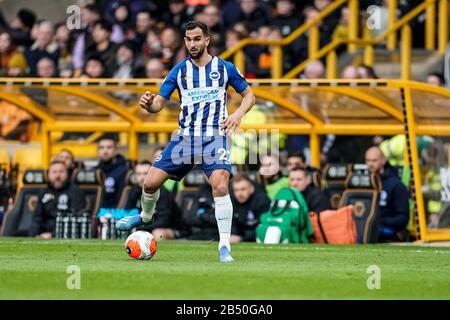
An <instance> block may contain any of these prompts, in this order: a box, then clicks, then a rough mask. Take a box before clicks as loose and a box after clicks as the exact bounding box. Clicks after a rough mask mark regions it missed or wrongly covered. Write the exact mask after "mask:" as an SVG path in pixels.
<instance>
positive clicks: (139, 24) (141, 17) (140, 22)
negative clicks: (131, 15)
mask: <svg viewBox="0 0 450 320" xmlns="http://www.w3.org/2000/svg"><path fill="white" fill-rule="evenodd" d="M153 25H154V22H153V20H152V15H151V13H150V11H141V12H139V13H138V14H137V17H136V27H135V32H134V36H133V38H132V40H133V42H134V43H136V47H137V49H138V50H139V51H142V49H143V47H144V44H145V41H146V40H147V37H148V33H149V32H151V31H152V28H153Z"/></svg>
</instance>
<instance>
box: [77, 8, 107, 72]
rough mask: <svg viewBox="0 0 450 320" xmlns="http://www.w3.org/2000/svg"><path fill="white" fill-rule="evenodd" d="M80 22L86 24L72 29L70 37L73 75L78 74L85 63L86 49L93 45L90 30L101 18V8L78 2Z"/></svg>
mask: <svg viewBox="0 0 450 320" xmlns="http://www.w3.org/2000/svg"><path fill="white" fill-rule="evenodd" d="M80 9H81V14H80V20H81V21H80V22H81V25H82V26H86V27H84V28H83V29H81V30H76V29H75V30H73V31H72V37H73V38H74V45H73V50H72V57H73V68H74V75H75V76H80V74H81V72H82V69H83V68H84V66H85V64H86V57H87V56H86V51H87V50H88V49H89V48H91V47H92V46H93V39H92V30H94V25H95V23H97V22H98V21H100V19H101V15H102V13H101V8H100V7H99V6H98V5H96V4H91V3H90V4H87V3H81V4H80Z"/></svg>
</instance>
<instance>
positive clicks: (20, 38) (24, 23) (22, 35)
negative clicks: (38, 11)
mask: <svg viewBox="0 0 450 320" xmlns="http://www.w3.org/2000/svg"><path fill="white" fill-rule="evenodd" d="M35 23H36V15H35V14H34V12H33V11H31V10H29V9H26V8H23V9H20V10H19V11H17V14H16V15H15V16H14V17H13V19H12V21H11V24H9V23H8V21H6V20H5V18H4V17H3V14H2V12H1V10H0V29H1V30H6V31H7V32H9V33H10V34H11V41H12V42H13V43H15V44H16V45H17V46H19V47H20V46H24V47H29V46H31V45H32V44H33V41H32V40H31V35H30V33H31V29H32V28H33V25H34V24H35Z"/></svg>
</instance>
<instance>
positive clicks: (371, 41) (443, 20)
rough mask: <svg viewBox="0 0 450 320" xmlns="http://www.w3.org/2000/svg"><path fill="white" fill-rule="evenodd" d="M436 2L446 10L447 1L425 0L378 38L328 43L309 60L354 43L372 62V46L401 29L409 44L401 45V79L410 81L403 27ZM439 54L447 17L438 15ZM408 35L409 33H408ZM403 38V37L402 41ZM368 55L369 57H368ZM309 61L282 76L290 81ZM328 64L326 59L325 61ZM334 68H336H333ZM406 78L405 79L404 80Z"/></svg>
mask: <svg viewBox="0 0 450 320" xmlns="http://www.w3.org/2000/svg"><path fill="white" fill-rule="evenodd" d="M436 1H440V7H439V8H440V9H447V10H448V4H447V1H448V0H427V1H425V2H423V3H421V4H420V5H418V6H416V7H415V8H414V9H413V10H411V11H410V12H408V13H407V14H406V15H405V16H403V17H402V18H401V19H400V20H398V21H397V22H396V23H394V25H393V26H392V28H390V29H388V30H386V31H385V32H383V33H382V34H380V35H379V36H377V37H376V38H375V39H368V38H365V39H363V40H361V39H356V40H351V39H348V40H334V41H332V42H330V43H329V44H328V45H326V46H324V47H323V48H322V49H320V50H319V51H318V52H317V54H316V55H315V56H314V57H310V59H321V58H323V57H324V56H325V55H328V54H335V53H334V51H335V50H336V48H337V47H339V46H340V45H342V44H350V43H355V44H356V45H359V46H365V50H370V53H367V52H365V61H366V60H368V61H371V62H372V61H374V52H373V46H375V45H378V44H380V43H381V42H383V41H384V40H385V39H388V41H389V37H390V36H392V35H394V36H395V35H396V32H398V30H399V29H402V40H405V42H407V43H409V48H406V46H405V45H402V55H401V56H402V79H403V80H408V79H410V75H411V73H410V72H409V71H408V70H405V69H407V68H409V67H410V62H411V39H408V36H409V37H411V35H410V34H409V35H408V31H406V30H404V28H405V26H406V25H408V24H409V22H410V21H411V20H413V19H414V18H416V17H417V16H418V15H420V14H421V13H422V12H423V11H425V10H427V8H428V6H430V5H431V3H434V2H436ZM439 29H440V30H439V53H440V54H444V53H445V50H446V45H447V38H443V36H446V37H448V15H447V14H443V13H440V16H439ZM409 33H410V32H409ZM403 37H405V38H404V39H403ZM369 54H370V56H369ZM310 59H308V60H305V61H303V62H302V63H300V64H299V65H297V66H296V67H294V68H293V69H292V70H290V71H289V72H288V73H286V74H285V75H284V78H287V79H292V78H294V77H295V76H296V75H297V74H299V73H300V72H301V71H303V69H304V68H305V66H306V65H307V64H308V63H309V61H310ZM327 62H328V59H327ZM329 67H332V66H331V65H328V64H327V68H329ZM334 68H336V67H334ZM405 77H406V78H405Z"/></svg>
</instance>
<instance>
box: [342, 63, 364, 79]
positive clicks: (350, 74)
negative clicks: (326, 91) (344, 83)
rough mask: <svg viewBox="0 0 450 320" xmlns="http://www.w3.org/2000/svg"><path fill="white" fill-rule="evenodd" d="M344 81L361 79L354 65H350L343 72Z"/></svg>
mask: <svg viewBox="0 0 450 320" xmlns="http://www.w3.org/2000/svg"><path fill="white" fill-rule="evenodd" d="M341 78H342V79H359V78H360V76H359V73H358V68H357V67H355V66H354V65H348V66H346V67H345V68H344V69H343V70H342V74H341Z"/></svg>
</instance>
